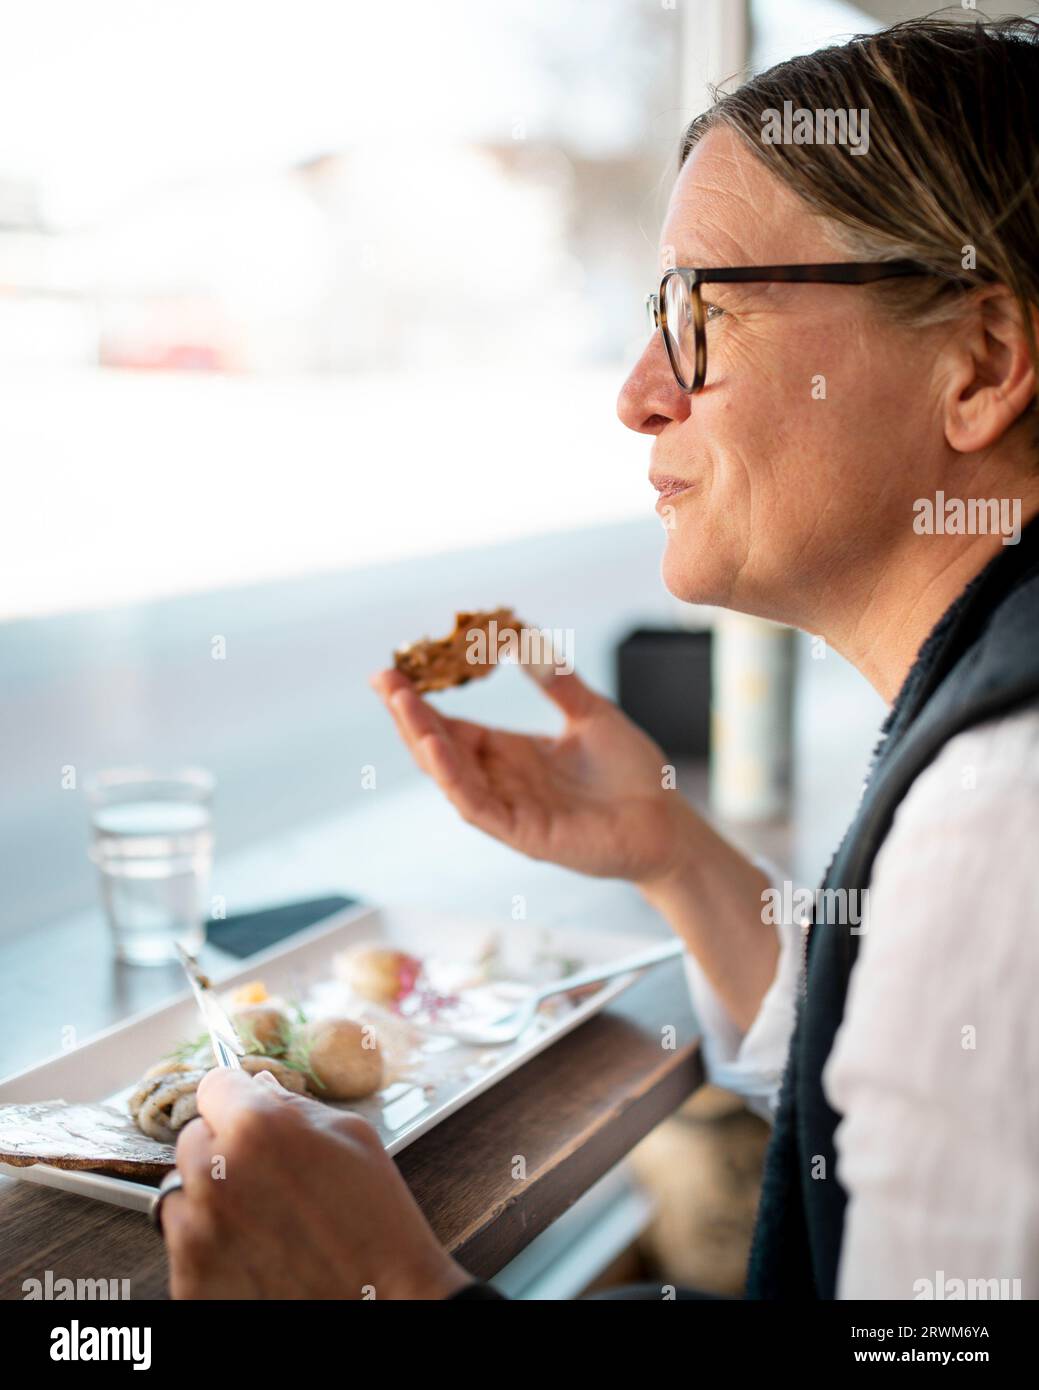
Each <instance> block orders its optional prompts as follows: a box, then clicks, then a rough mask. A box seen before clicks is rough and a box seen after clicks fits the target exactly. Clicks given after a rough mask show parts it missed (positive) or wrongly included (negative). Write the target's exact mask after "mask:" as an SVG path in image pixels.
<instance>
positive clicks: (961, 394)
mask: <svg viewBox="0 0 1039 1390" xmlns="http://www.w3.org/2000/svg"><path fill="white" fill-rule="evenodd" d="M1031 312H1032V323H1033V328H1034V330H1035V333H1036V338H1037V341H1039V313H1037V312H1036V310H1035V309H1032V311H1031ZM955 351H956V365H955V367H954V369H953V371H952V373H951V375H950V380H949V382H948V384H947V388H946V408H945V437H946V439H947V441H948V443H949V446H950V447H951V448H953V449H955V450H956V451H957V453H961V454H970V453H976V452H977V451H978V450H980V449H988V448H991V447H992V446H993V445H994V444H996V443H998V442H999V440H1000V439H1001V438H1002V437H1003V436H1004V435H1005V434H1006V433H1007V431H1008V430H1010V429H1011V428H1012V426H1013V425H1014V424H1016V422H1017V421H1018V420H1019V419H1020V417H1021V416H1022V415H1023V414H1024V413H1025V411H1026V410H1028V408H1029V406H1030V405H1031V404H1032V402H1033V400H1034V399H1035V394H1036V372H1035V363H1034V361H1033V359H1032V354H1031V351H1030V345H1029V341H1028V335H1027V332H1026V330H1025V324H1024V319H1023V316H1022V312H1021V308H1020V306H1019V305H1018V303H1017V301H1016V300H1015V299H1014V297H1013V295H1011V294H1010V293H1009V291H1007V290H1005V289H1004V288H1002V287H1001V286H996V287H993V288H992V289H990V290H986V291H984V292H983V294H982V295H981V296H980V297H978V298H977V299H975V301H974V304H973V307H972V309H971V311H970V314H969V316H966V317H965V318H964V320H963V321H962V322H961V324H960V325H959V326H958V329H957V341H956V343H955Z"/></svg>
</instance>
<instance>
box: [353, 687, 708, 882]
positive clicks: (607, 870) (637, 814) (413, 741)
mask: <svg viewBox="0 0 1039 1390" xmlns="http://www.w3.org/2000/svg"><path fill="white" fill-rule="evenodd" d="M541 669H542V670H543V668H541ZM534 679H536V682H537V684H538V685H539V686H540V687H541V689H542V690H543V691H544V693H545V694H546V695H547V696H548V698H549V699H550V700H552V701H553V703H554V704H555V705H556V706H557V707H558V708H559V709H560V710H561V711H562V713H563V715H564V716H565V719H566V723H565V725H564V728H563V730H562V732H561V733H560V734H559V735H558V737H555V738H549V737H544V736H540V735H534V734H516V733H509V732H506V731H505V730H501V729H489V728H485V727H484V726H483V725H481V724H473V723H470V722H469V721H468V720H465V719H450V718H447V717H446V716H444V715H442V714H441V713H440V712H439V711H438V710H437V709H435V708H434V707H433V705H431V704H430V703H428V702H427V701H426V700H424V699H422V697H421V696H419V695H417V694H416V693H415V691H414V689H413V688H412V686H411V683H410V682H409V681H408V680H407V678H406V677H405V676H402V675H401V674H400V673H399V672H398V671H392V670H391V671H381V672H380V673H379V674H378V675H377V676H375V677H373V679H372V685H373V687H374V689H375V690H376V692H377V693H378V694H379V696H380V697H381V698H382V700H383V701H384V703H385V704H386V707H387V708H388V710H389V712H390V714H391V715H392V716H393V719H394V722H395V723H396V725H397V729H398V730H399V732H400V734H401V737H402V738H403V739H404V741H405V743H407V745H408V747H409V748H410V749H411V752H412V755H413V757H414V758H415V761H416V762H417V763H418V765H419V767H420V768H421V769H422V770H423V772H426V773H428V774H429V776H430V777H432V778H433V779H434V781H435V782H436V783H437V785H438V786H439V787H440V789H441V790H442V791H443V793H444V795H445V796H446V797H447V798H448V800H449V801H450V802H451V803H452V805H453V806H454V807H455V808H456V809H457V811H458V812H459V814H460V815H461V816H462V817H463V819H464V820H466V821H468V822H469V823H470V824H471V825H475V826H478V827H479V828H480V829H481V830H485V831H486V832H487V834H489V835H493V836H495V837H496V838H497V839H499V840H501V841H503V842H504V843H505V844H507V845H510V846H511V847H512V848H513V849H517V850H520V851H521V852H522V853H523V854H527V855H530V856H531V858H534V859H547V860H551V861H552V862H553V863H555V864H561V865H563V866H564V867H566V868H569V869H576V870H578V871H580V872H581V873H586V874H595V875H598V876H600V877H604V878H623V879H628V880H630V881H631V882H633V883H639V884H649V883H652V882H653V881H655V880H657V879H659V878H662V877H664V876H665V875H667V874H668V873H669V872H670V870H671V867H672V863H673V860H674V858H675V856H676V855H677V853H678V850H679V847H680V843H679V842H680V839H681V834H682V830H681V823H682V820H683V812H684V813H686V814H688V809H689V808H688V807H687V806H686V804H685V802H684V801H682V799H681V798H680V797H679V796H678V795H677V793H676V792H675V791H673V790H665V784H666V780H667V779H666V774H665V769H666V767H667V760H666V758H665V757H664V754H663V752H662V751H661V749H660V748H658V747H657V745H656V744H655V743H654V742H653V740H652V739H650V738H648V737H647V735H646V734H644V733H643V732H642V731H641V729H639V728H637V727H636V726H635V725H634V724H633V723H632V722H631V721H630V720H629V719H628V718H627V717H626V716H625V715H624V714H622V713H621V711H620V710H619V709H618V708H617V706H616V705H614V704H613V703H612V702H611V701H609V700H607V699H606V698H605V697H604V696H602V695H598V694H596V693H595V691H593V690H591V689H590V688H589V687H588V686H587V685H585V684H584V682H583V681H582V680H581V679H580V677H578V676H576V675H569V674H559V673H556V672H549V673H548V674H547V675H544V676H543V675H542V674H541V671H540V670H539V673H538V675H537V676H536V677H534Z"/></svg>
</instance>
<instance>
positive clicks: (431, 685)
mask: <svg viewBox="0 0 1039 1390" xmlns="http://www.w3.org/2000/svg"><path fill="white" fill-rule="evenodd" d="M509 633H515V634H516V637H515V639H514V640H516V641H518V640H519V635H520V621H519V619H518V618H517V617H516V615H515V613H514V612H513V611H512V609H511V608H495V609H492V610H491V611H488V612H475V613H456V614H455V630H454V632H452V633H451V635H450V636H449V637H439V638H432V637H426V638H423V640H422V641H421V642H412V643H411V645H410V646H407V647H399V648H398V649H397V651H395V652H394V654H393V662H394V665H395V666H396V668H397V670H398V671H400V672H401V673H402V674H403V675H405V676H407V678H408V680H409V681H411V683H412V685H413V686H414V687H415V689H416V690H417V691H418V692H419V694H420V695H421V694H424V693H425V692H426V691H429V690H447V689H448V688H449V687H450V686H453V685H465V684H466V682H467V681H471V680H475V679H476V678H477V677H479V676H489V675H490V673H491V672H492V671H493V670H494V668H495V666H496V665H497V664H498V650H499V647H500V645H501V642H502V640H503V639H504V638H505V637H506V635H507V634H509Z"/></svg>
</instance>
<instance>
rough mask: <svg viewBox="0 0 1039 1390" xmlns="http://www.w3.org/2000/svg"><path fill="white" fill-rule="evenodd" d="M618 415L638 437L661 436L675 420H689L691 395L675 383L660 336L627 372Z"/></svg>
mask: <svg viewBox="0 0 1039 1390" xmlns="http://www.w3.org/2000/svg"><path fill="white" fill-rule="evenodd" d="M617 414H618V415H619V416H620V419H621V421H622V423H623V424H625V425H627V427H628V429H629V430H635V432H636V433H637V434H654V435H655V434H660V432H661V431H662V430H663V429H664V428H665V427H666V426H667V425H669V424H670V423H671V421H672V420H685V419H688V417H689V396H688V395H687V394H686V393H685V392H684V391H683V390H682V388H681V387H680V386H679V384H678V382H677V381H676V380H675V374H674V372H672V370H671V363H670V362H669V361H668V360H667V352H666V350H665V348H664V343H663V340H662V339H661V337H660V334H659V333H654V334H653V335H652V337H651V338H650V340H649V342H648V343H647V344H646V347H645V350H644V351H643V353H642V356H641V357H640V358H639V360H638V361H637V362H636V363H635V365H634V367H632V369H631V371H630V372H629V373H628V379H627V381H625V383H624V385H623V386H622V387H621V389H620V395H619V396H618V397H617Z"/></svg>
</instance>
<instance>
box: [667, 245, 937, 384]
mask: <svg viewBox="0 0 1039 1390" xmlns="http://www.w3.org/2000/svg"><path fill="white" fill-rule="evenodd" d="M933 274H934V271H933V270H931V269H930V268H929V267H927V266H924V265H921V264H920V263H919V262H918V261H826V262H823V263H822V264H819V265H740V266H724V267H715V268H710V267H707V268H705V267H695V268H694V267H691V266H677V267H676V268H675V269H673V270H668V271H665V272H664V278H663V279H662V280H661V282H660V290H659V292H658V293H657V294H649V295H647V296H646V309H647V311H648V314H649V320H650V328H651V331H652V330H655V329H657V328H659V329H660V334H661V337H662V338H663V339H664V347H665V348H666V349H667V357H668V361H669V362H670V363H671V370H672V371H673V372H674V374H675V380H676V381H677V382H678V384H679V386H680V387H681V388H682V390H683V391H685V392H686V394H687V395H693V394H694V393H695V392H697V391H700V390H702V389H703V384H704V381H705V380H706V379H707V315H706V314H705V312H704V304H703V300H702V299H701V297H700V286H701V285H721V284H726V285H727V284H748V283H757V282H761V283H775V284H788V283H794V282H800V283H807V284H819V285H870V284H872V283H873V282H874V281H875V280H890V279H894V278H895V277H896V276H901V275H933Z"/></svg>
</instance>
